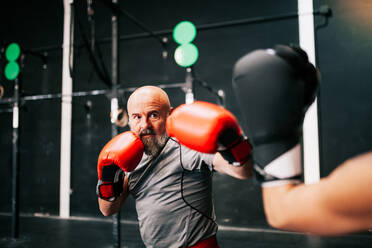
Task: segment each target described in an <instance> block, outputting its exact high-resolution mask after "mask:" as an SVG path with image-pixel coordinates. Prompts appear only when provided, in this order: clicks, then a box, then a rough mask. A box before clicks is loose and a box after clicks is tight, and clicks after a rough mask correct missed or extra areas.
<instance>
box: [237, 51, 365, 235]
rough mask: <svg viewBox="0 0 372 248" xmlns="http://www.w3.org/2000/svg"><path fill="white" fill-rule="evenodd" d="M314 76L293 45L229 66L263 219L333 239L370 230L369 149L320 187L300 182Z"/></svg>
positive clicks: (255, 54) (254, 54)
mask: <svg viewBox="0 0 372 248" xmlns="http://www.w3.org/2000/svg"><path fill="white" fill-rule="evenodd" d="M318 75H319V74H318V72H317V70H316V69H315V68H314V66H313V65H312V64H311V63H309V61H308V57H307V54H306V53H305V52H304V51H303V50H302V49H300V48H298V47H293V46H282V45H278V46H276V47H275V48H274V49H267V50H256V51H253V52H251V53H249V54H247V55H245V56H243V57H242V58H241V59H240V60H238V62H237V63H236V64H235V67H234V72H233V87H234V90H235V93H236V95H237V97H238V101H239V103H240V106H241V109H242V113H243V115H244V122H245V123H244V124H245V128H246V129H245V131H246V135H247V137H248V139H249V141H250V143H251V145H252V156H253V162H252V163H253V168H254V172H255V175H256V178H257V179H258V181H259V182H260V183H261V185H262V194H263V201H264V207H265V213H266V218H267V220H268V222H269V224H270V225H272V226H273V227H275V228H279V229H284V230H290V231H299V232H310V233H313V234H317V235H336V234H343V233H348V232H356V231H361V230H367V229H372V187H370V183H371V182H372V152H369V153H366V154H363V155H360V156H357V157H355V158H352V159H349V160H347V161H346V162H344V163H343V164H342V165H340V166H339V167H338V168H337V169H336V170H334V171H333V173H331V174H330V175H329V176H328V177H325V178H322V179H321V180H320V182H319V183H317V184H313V185H304V184H302V183H301V177H302V163H301V147H300V141H301V137H302V124H303V119H304V115H305V113H306V111H307V109H308V107H309V105H310V104H311V103H312V102H313V101H314V99H315V96H316V91H317V88H318Z"/></svg>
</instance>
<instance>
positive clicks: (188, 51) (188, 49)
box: [174, 43, 199, 67]
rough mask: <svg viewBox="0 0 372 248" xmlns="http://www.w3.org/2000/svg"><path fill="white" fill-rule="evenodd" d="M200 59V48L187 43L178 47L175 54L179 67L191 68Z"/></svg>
mask: <svg viewBox="0 0 372 248" xmlns="http://www.w3.org/2000/svg"><path fill="white" fill-rule="evenodd" d="M198 57H199V51H198V48H197V47H196V46H195V45H194V44H192V43H186V44H183V45H181V46H179V47H177V49H176V51H175V52H174V59H175V60H176V63H177V64H178V65H179V66H182V67H190V66H192V65H193V64H194V63H195V62H196V61H197V60H198Z"/></svg>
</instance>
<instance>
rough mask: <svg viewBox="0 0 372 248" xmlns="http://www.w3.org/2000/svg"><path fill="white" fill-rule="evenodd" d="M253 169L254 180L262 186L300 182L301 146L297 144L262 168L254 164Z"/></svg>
mask: <svg viewBox="0 0 372 248" xmlns="http://www.w3.org/2000/svg"><path fill="white" fill-rule="evenodd" d="M253 169H254V172H255V176H256V180H257V181H258V182H259V183H260V184H261V186H262V187H271V186H279V185H283V184H289V183H300V182H301V176H302V164H301V147H300V145H299V144H297V145H296V146H295V147H293V148H292V149H290V150H289V151H287V152H285V153H284V154H282V155H281V156H279V157H278V158H276V159H274V160H273V161H272V162H270V163H269V164H267V165H266V166H264V167H263V168H262V167H261V166H259V165H258V164H255V165H254V166H253Z"/></svg>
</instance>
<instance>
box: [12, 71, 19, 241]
mask: <svg viewBox="0 0 372 248" xmlns="http://www.w3.org/2000/svg"><path fill="white" fill-rule="evenodd" d="M18 127H19V82H18V78H16V79H15V81H14V104H13V139H12V145H13V149H12V171H13V173H12V177H13V178H12V238H15V239H16V238H18V237H19V138H18V137H19V129H18Z"/></svg>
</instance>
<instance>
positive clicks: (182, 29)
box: [173, 21, 196, 45]
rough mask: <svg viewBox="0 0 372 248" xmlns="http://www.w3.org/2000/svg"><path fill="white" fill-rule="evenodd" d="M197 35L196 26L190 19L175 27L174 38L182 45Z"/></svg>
mask: <svg viewBox="0 0 372 248" xmlns="http://www.w3.org/2000/svg"><path fill="white" fill-rule="evenodd" d="M195 36H196V27H195V25H194V24H192V22H189V21H183V22H180V23H178V24H177V25H176V26H175V27H174V29H173V39H174V41H175V42H177V43H178V44H180V45H182V44H185V43H190V42H192V41H193V40H194V39H195Z"/></svg>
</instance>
